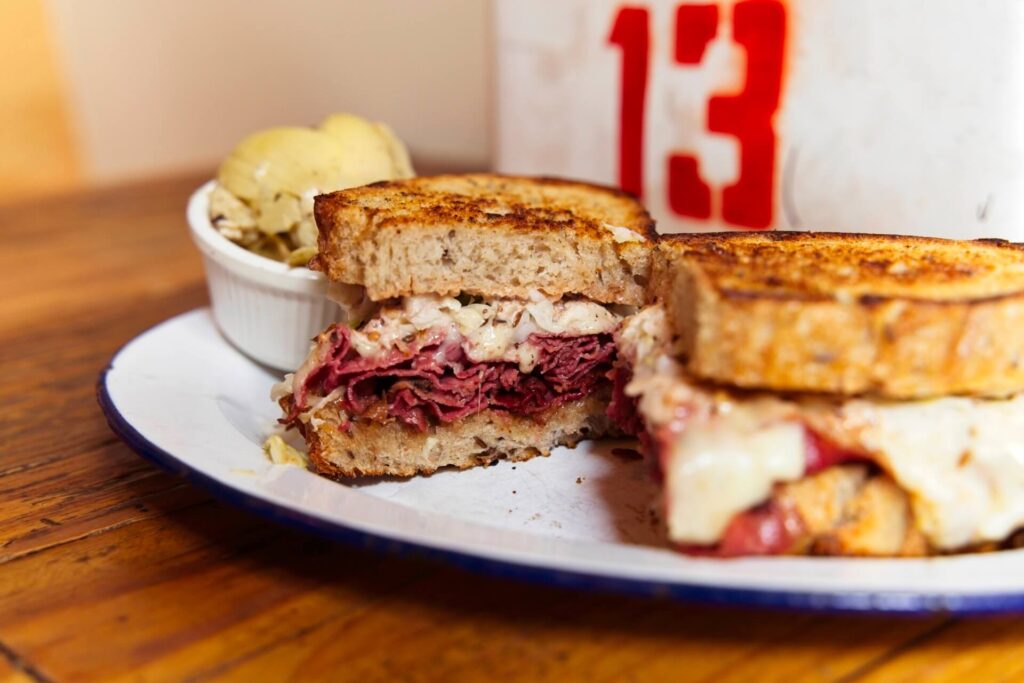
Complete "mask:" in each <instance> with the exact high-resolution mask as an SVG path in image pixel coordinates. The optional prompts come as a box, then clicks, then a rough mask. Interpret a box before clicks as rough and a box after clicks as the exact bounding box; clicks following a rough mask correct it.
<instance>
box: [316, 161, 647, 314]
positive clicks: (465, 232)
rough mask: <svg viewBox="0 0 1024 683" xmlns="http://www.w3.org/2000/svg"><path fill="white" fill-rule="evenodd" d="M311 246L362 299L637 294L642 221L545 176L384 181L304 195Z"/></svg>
mask: <svg viewBox="0 0 1024 683" xmlns="http://www.w3.org/2000/svg"><path fill="white" fill-rule="evenodd" d="M315 214H316V222H317V225H318V227H319V229H320V240H319V248H320V253H319V255H318V256H317V257H316V258H315V259H314V261H313V267H314V268H315V269H318V270H321V271H323V272H324V273H325V274H326V275H327V277H328V278H329V279H331V280H333V281H336V282H344V283H348V284H356V285H363V286H365V287H366V289H367V293H368V295H369V296H370V298H371V299H374V300H381V299H386V298H389V297H396V296H410V295H415V294H432V293H436V294H442V295H455V294H458V293H459V292H465V293H468V294H475V295H481V296H485V297H490V298H525V297H526V296H528V295H529V293H530V292H531V291H532V290H538V291H540V292H542V293H543V294H545V295H547V296H549V297H552V298H559V297H561V296H564V295H567V294H579V295H582V296H585V297H588V298H590V299H593V300H595V301H599V302H602V303H622V304H633V305H638V304H640V303H642V301H643V298H644V288H645V285H646V283H647V276H648V274H649V268H650V250H651V246H652V240H653V237H654V222H653V221H652V220H651V217H650V215H648V213H647V211H646V210H645V209H644V208H643V206H642V205H641V204H640V203H639V202H638V201H637V200H636V199H634V198H633V197H631V196H630V195H628V194H626V193H624V192H620V191H618V190H614V189H611V188H607V187H601V186H597V185H588V184H585V183H578V182H571V181H567V180H559V179H554V178H524V177H514V176H500V175H490V174H471V175H442V176H434V177H419V178H412V179H408V180H397V181H386V182H379V183H374V184H372V185H367V186H365V187H360V188H355V189H351V190H342V191H340V192H333V193H331V194H327V195H322V196H319V197H317V198H316V205H315Z"/></svg>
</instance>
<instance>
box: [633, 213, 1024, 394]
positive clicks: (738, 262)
mask: <svg viewBox="0 0 1024 683" xmlns="http://www.w3.org/2000/svg"><path fill="white" fill-rule="evenodd" d="M651 282H652V286H651V291H650V296H651V298H652V299H654V300H658V301H661V302H663V303H664V304H665V306H666V309H667V312H668V315H669V318H670V322H671V324H672V326H673V328H674V331H675V333H676V334H677V335H678V340H677V346H676V350H677V352H678V353H679V355H680V357H681V358H682V359H684V360H685V362H686V366H687V369H688V370H689V371H690V372H691V373H692V374H693V375H695V376H697V377H700V378H703V379H705V380H710V381H713V382H719V383H725V384H730V385H734V386H738V387H747V388H762V389H771V390H776V391H795V392H829V393H837V394H844V395H858V394H865V395H874V396H880V397H888V398H895V399H910V398H921V397H928V396H938V395H947V394H965V395H978V396H1005V395H1009V394H1013V393H1016V392H1020V391H1022V390H1024V248H1022V247H1021V246H1020V245H1017V244H1012V243H1008V242H1004V241H1001V240H977V241H952V240H942V239H932V238H923V237H901V236H893V235H861V234H841V233H807V232H766V233H709V234H702V235H674V236H672V237H670V238H665V239H663V240H661V242H660V244H659V246H658V249H657V253H656V256H655V258H654V265H653V267H652V274H651Z"/></svg>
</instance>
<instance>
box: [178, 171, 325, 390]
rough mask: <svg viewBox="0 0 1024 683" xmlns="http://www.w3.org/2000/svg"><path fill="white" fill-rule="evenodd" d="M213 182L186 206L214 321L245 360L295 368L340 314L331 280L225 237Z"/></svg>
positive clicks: (205, 186) (201, 188)
mask: <svg viewBox="0 0 1024 683" xmlns="http://www.w3.org/2000/svg"><path fill="white" fill-rule="evenodd" d="M213 184H214V183H213V181H210V182H208V183H206V184H205V185H203V186H202V187H200V188H199V189H198V190H196V192H195V193H194V194H193V195H192V197H191V199H189V202H188V224H189V226H190V227H191V229H192V239H193V241H195V243H196V246H197V247H199V251H201V252H202V254H203V267H204V269H205V271H206V283H207V286H208V287H209V289H210V301H211V303H212V305H213V318H214V320H215V321H216V323H217V326H218V327H219V328H220V330H221V332H223V333H224V336H225V337H227V338H228V340H229V341H230V342H231V343H232V344H234V345H235V346H237V347H238V348H239V349H240V350H241V351H242V352H243V353H245V354H246V355H247V356H249V357H251V358H253V359H254V360H256V361H259V362H260V363H263V364H265V365H269V366H271V367H274V368H277V369H279V370H288V371H291V370H294V369H296V368H297V367H299V365H301V364H302V361H303V360H304V359H305V358H306V354H307V353H309V345H310V341H311V340H312V339H313V337H315V336H316V335H317V334H318V333H319V332H321V331H322V330H323V329H324V328H325V327H327V326H328V325H330V324H331V323H332V322H334V321H336V320H337V319H338V317H339V315H340V310H339V308H338V305H337V304H335V303H334V302H333V301H331V300H330V299H328V298H327V280H326V279H325V278H324V276H323V275H321V274H320V273H316V272H313V271H312V270H309V269H308V268H293V267H290V266H288V264H286V263H281V262H279V261H274V260H272V259H268V258H266V257H263V256H260V255H258V254H254V253H252V252H251V251H248V250H247V249H244V248H243V247H240V246H238V245H237V244H235V243H234V242H232V241H231V240H229V239H227V238H226V237H224V236H223V235H221V234H220V233H219V232H217V229H216V228H214V227H213V223H211V222H210V212H209V205H210V192H211V191H212V190H213Z"/></svg>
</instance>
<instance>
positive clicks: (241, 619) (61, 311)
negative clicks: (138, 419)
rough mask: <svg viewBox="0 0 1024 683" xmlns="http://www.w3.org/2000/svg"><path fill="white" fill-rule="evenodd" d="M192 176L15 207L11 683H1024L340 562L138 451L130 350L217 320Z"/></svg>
mask: <svg viewBox="0 0 1024 683" xmlns="http://www.w3.org/2000/svg"><path fill="white" fill-rule="evenodd" d="M200 180H201V179H200V178H198V177H190V178H179V179H174V180H167V181H160V182H152V183H148V184H142V185H133V186H130V187H122V188H115V189H111V190H104V191H98V192H93V193H89V194H82V195H76V196H71V197H67V198H61V199H57V200H51V201H46V202H35V203H29V204H22V205H17V206H12V207H6V208H0V236H2V240H3V249H2V250H0V287H2V292H3V294H2V297H3V298H2V301H3V307H2V309H0V358H2V365H0V387H2V397H3V404H4V406H5V413H4V416H3V418H2V419H0V681H44V680H53V681H73V680H94V681H111V680H118V679H131V680H211V679H230V680H239V681H262V680H271V681H275V680H284V679H302V680H317V679H326V680H356V681H373V680H382V681H393V680H394V681H454V680H462V679H468V680H479V681H514V680H519V681H563V680H572V679H576V680H586V681H620V680H630V681H634V680H636V681H639V680H652V681H657V680H708V681H722V680H736V681H753V680H773V681H774V680H778V681H786V682H787V683H791V682H795V681H800V680H843V681H851V680H858V681H860V680H868V681H872V680H914V681H919V680H950V681H955V680H971V679H973V680H976V681H993V680H1021V679H1024V622H1022V621H1021V620H1019V619H1010V618H998V619H985V620H967V619H950V618H946V617H932V618H927V619H910V618H869V617H838V616H817V615H808V614H782V613H772V612H758V611H748V610H740V609H726V608H716V607H707V606H693V605H686V604H680V603H673V602H667V601H659V600H652V599H643V598H631V597H622V596H614V595H601V594H589V593H581V592H574V591H571V590H562V589H557V588H552V587H545V586H537V585H531V584H525V583H520V582H516V581H512V580H508V579H497V578H492V577H488V576H479V575H475V574H471V573H467V572H465V571H462V570H459V569H454V568H451V567H448V566H445V565H442V564H439V563H435V562H433V561H429V560H425V559H417V558H409V557H401V558H399V557H393V556H388V555H384V554H376V553H373V552H369V551H366V550H358V549H354V548H350V547H346V546H343V545H337V544H335V543H331V542H327V541H324V540H320V539H318V538H314V537H312V536H307V535H304V534H301V533H297V532H295V531H291V530H289V529H285V528H282V527H279V526H275V525H274V524H271V523H268V522H266V521H264V520H262V519H258V518H256V517H253V516H251V515H249V514H246V513H243V512H240V511H237V510H235V509H233V508H231V507H229V506H227V505H225V504H222V503H220V502H218V501H216V500H213V499H211V498H210V497H209V496H208V495H206V494H205V493H203V492H202V491H199V490H196V489H194V488H192V487H191V486H189V485H187V484H185V483H183V482H182V481H181V480H179V479H176V478H174V477H172V476H170V475H168V474H165V473H164V472H162V471H161V470H159V469H157V468H155V467H153V466H152V465H150V464H149V463H147V462H146V461H144V460H142V459H141V458H139V457H138V456H136V455H135V454H134V453H132V452H131V451H130V450H129V449H128V448H127V447H126V446H124V445H123V444H122V443H121V442H120V441H118V440H117V439H116V438H115V437H114V435H113V434H112V433H111V432H110V430H109V429H108V427H107V425H106V423H105V421H104V419H103V416H102V415H101V414H100V411H99V408H98V407H97V404H96V400H95V396H94V391H95V388H94V387H95V382H96V377H97V374H98V373H99V372H100V370H101V369H102V368H103V367H104V365H105V363H106V362H107V361H108V360H109V358H110V356H111V354H113V352H114V351H115V350H117V348H118V347H120V346H121V345H122V344H123V343H124V342H125V341H127V340H128V339H130V338H132V337H133V336H134V335H136V334H137V333H139V332H141V331H143V330H144V329H146V328H147V327H149V326H151V325H153V324H155V323H157V322H159V321H161V320H164V319H165V318H167V317H169V316H171V315H174V314H176V313H180V312H182V311H186V310H189V309H191V308H194V307H196V306H202V305H204V304H205V303H206V300H207V295H206V290H205V287H204V284H203V277H202V272H201V270H200V262H199V256H198V254H197V253H196V251H195V250H194V249H193V247H192V244H191V243H190V241H189V238H188V235H187V232H186V227H185V219H184V207H185V200H186V197H187V196H188V194H189V192H190V191H191V190H192V189H193V188H195V187H196V186H197V185H198V184H199V182H200Z"/></svg>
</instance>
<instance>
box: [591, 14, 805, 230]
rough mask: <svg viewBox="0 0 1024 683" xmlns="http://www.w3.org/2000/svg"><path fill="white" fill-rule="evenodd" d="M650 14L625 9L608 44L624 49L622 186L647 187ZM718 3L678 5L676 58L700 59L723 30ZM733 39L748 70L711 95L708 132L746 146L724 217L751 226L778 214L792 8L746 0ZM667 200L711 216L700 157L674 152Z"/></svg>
mask: <svg viewBox="0 0 1024 683" xmlns="http://www.w3.org/2000/svg"><path fill="white" fill-rule="evenodd" d="M649 20H650V12H649V11H648V10H647V9H646V8H643V7H623V8H621V9H620V10H619V11H618V13H617V14H616V17H615V22H614V24H613V26H612V31H611V34H610V35H609V37H608V42H609V43H611V44H613V45H617V46H619V47H620V48H621V50H622V78H621V92H620V110H619V185H620V186H622V188H623V189H626V190H628V191H630V192H633V193H634V194H637V195H640V194H642V193H643V150H644V110H645V106H646V100H647V97H646V96H647V78H648V69H649V63H650V43H651V41H650V21H649ZM718 20H719V16H718V5H713V4H698V5H680V6H679V7H677V8H676V22H675V24H676V25H675V54H674V58H675V61H676V62H677V63H679V64H684V65H694V64H700V62H701V60H702V59H703V58H704V52H705V48H706V47H707V45H708V43H710V42H711V40H712V39H714V37H715V34H716V33H717V31H718ZM732 33H733V40H734V41H735V42H736V43H738V44H740V45H742V46H743V47H744V48H745V49H746V52H747V74H746V80H745V82H744V85H743V88H742V90H741V91H740V92H739V93H738V94H736V95H730V96H715V97H712V98H711V99H710V100H709V101H708V111H707V120H708V130H710V131H711V132H714V133H724V134H727V135H732V136H733V137H735V138H736V139H737V140H738V141H739V145H740V172H739V177H738V179H737V180H736V182H735V183H734V184H733V185H731V186H729V187H726V188H724V189H723V191H722V220H724V221H725V222H727V223H731V224H732V225H736V226H741V227H745V228H767V227H768V226H769V225H771V222H772V215H773V206H772V198H773V188H774V182H775V130H774V128H773V126H772V118H773V116H774V115H775V111H776V110H777V109H778V107H779V93H780V90H781V85H782V60H783V48H784V44H785V38H786V10H785V6H784V5H783V4H782V3H781V2H780V1H779V0H742V1H741V2H738V3H737V4H736V5H735V7H734V9H733V29H732ZM667 179H668V204H669V207H670V208H671V209H672V211H674V212H675V213H677V214H679V215H681V216H690V217H693V218H710V217H711V188H710V187H708V185H707V183H705V182H704V181H703V180H702V179H701V177H700V173H699V169H698V163H697V159H696V157H694V156H692V155H686V154H672V155H670V156H669V157H668V160H667Z"/></svg>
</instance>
